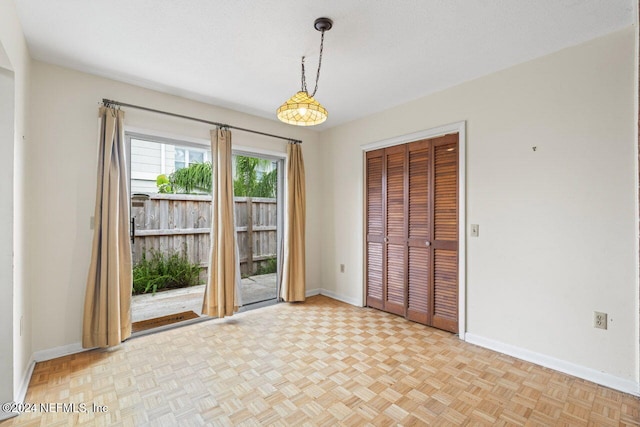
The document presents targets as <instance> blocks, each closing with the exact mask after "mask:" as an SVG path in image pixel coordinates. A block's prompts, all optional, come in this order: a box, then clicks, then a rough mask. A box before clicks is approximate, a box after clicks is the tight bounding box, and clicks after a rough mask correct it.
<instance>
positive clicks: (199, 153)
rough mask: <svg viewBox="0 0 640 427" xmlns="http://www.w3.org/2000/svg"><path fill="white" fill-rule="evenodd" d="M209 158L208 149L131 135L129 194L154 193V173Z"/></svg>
mask: <svg viewBox="0 0 640 427" xmlns="http://www.w3.org/2000/svg"><path fill="white" fill-rule="evenodd" d="M209 161H211V151H210V150H205V149H201V148H194V147H190V146H180V145H173V144H164V143H159V142H153V141H145V140H141V139H135V138H131V194H134V193H157V192H158V186H157V185H156V179H157V178H158V175H162V174H164V175H167V176H168V175H169V174H170V173H172V172H174V171H176V170H178V169H181V168H184V167H187V166H189V165H191V164H193V163H203V162H209Z"/></svg>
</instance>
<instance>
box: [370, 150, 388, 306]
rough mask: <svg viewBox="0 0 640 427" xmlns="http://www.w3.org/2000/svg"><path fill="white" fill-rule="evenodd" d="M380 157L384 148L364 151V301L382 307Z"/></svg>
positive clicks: (382, 244) (382, 238)
mask: <svg viewBox="0 0 640 427" xmlns="http://www.w3.org/2000/svg"><path fill="white" fill-rule="evenodd" d="M384 160H385V159H384V149H382V150H376V151H370V152H368V153H367V157H366V163H367V164H366V173H367V178H366V179H367V191H366V198H367V201H366V209H367V212H366V213H367V231H366V234H367V249H366V251H367V270H366V271H367V305H368V306H369V307H374V308H378V309H384V303H383V298H382V295H383V292H384V283H383V277H384V265H385V262H384V232H385V220H384V191H383V176H384Z"/></svg>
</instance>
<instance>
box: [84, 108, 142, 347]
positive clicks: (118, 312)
mask: <svg viewBox="0 0 640 427" xmlns="http://www.w3.org/2000/svg"><path fill="white" fill-rule="evenodd" d="M99 117H100V135H99V138H100V140H99V147H98V150H99V151H98V180H97V188H96V206H95V211H94V232H93V248H92V252H91V264H90V266H89V275H88V278H87V291H86V294H85V302H84V318H83V333H82V346H83V347H84V348H91V347H110V346H114V345H118V344H120V343H121V342H122V341H124V340H125V339H127V338H128V337H129V336H130V335H131V288H132V272H131V241H130V240H129V181H128V179H127V170H126V162H125V155H124V124H123V121H124V112H123V111H120V110H115V109H113V108H107V107H101V108H100V110H99Z"/></svg>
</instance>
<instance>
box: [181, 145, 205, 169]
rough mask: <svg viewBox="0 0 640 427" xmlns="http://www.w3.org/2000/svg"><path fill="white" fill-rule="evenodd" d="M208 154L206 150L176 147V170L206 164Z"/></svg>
mask: <svg viewBox="0 0 640 427" xmlns="http://www.w3.org/2000/svg"><path fill="white" fill-rule="evenodd" d="M207 154H208V153H207V152H206V151H204V150H198V149H193V148H183V147H176V151H175V159H174V166H175V170H178V169H182V168H186V167H188V166H189V165H192V164H194V163H204V162H205V161H207V160H208V158H207V157H208V156H207Z"/></svg>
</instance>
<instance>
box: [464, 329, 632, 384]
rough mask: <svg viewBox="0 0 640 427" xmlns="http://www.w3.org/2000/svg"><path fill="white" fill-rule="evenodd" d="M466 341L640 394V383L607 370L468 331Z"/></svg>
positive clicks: (597, 382)
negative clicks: (568, 360)
mask: <svg viewBox="0 0 640 427" xmlns="http://www.w3.org/2000/svg"><path fill="white" fill-rule="evenodd" d="M465 341H466V342H468V343H471V344H475V345H478V346H480V347H484V348H488V349H490V350H493V351H497V352H499V353H504V354H507V355H509V356H513V357H516V358H518V359H522V360H526V361H527V362H531V363H535V364H536V365H541V366H544V367H547V368H550V369H554V370H556V371H560V372H563V373H565V374H569V375H573V376H574V377H578V378H582V379H585V380H587V381H591V382H594V383H596V384H600V385H603V386H605V387H609V388H612V389H614V390H619V391H622V392H624V393H629V394H632V395H634V396H640V383H636V382H634V381H631V380H627V379H624V378H620V377H616V376H615V375H611V374H607V373H606V372H601V371H598V370H596V369H592V368H587V367H585V366H581V365H577V364H575V363H571V362H567V361H566V360H561V359H556V358H555V357H551V356H547V355H545V354H541V353H536V352H534V351H531V350H527V349H524V348H521V347H516V346H514V345H511V344H505V343H502V342H499V341H495V340H492V339H490V338H485V337H482V336H478V335H474V334H471V333H468V332H467V333H466V335H465Z"/></svg>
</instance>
